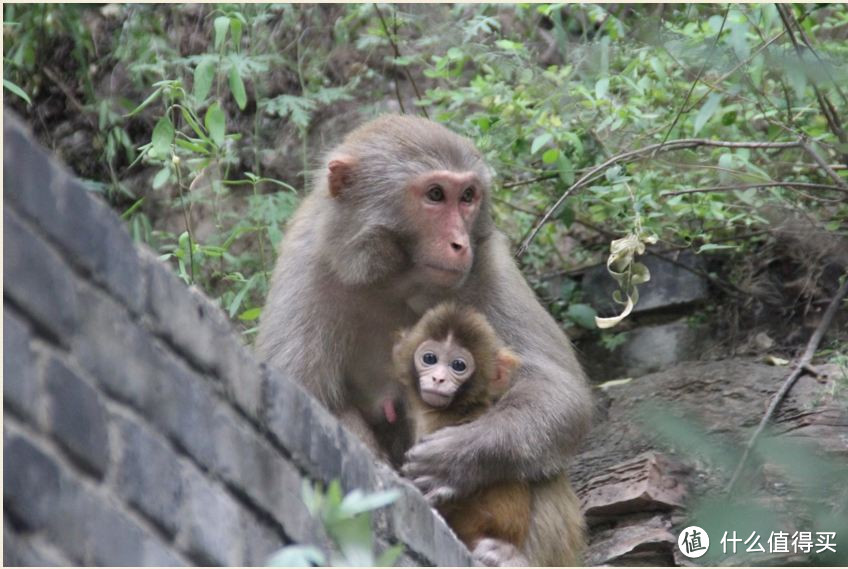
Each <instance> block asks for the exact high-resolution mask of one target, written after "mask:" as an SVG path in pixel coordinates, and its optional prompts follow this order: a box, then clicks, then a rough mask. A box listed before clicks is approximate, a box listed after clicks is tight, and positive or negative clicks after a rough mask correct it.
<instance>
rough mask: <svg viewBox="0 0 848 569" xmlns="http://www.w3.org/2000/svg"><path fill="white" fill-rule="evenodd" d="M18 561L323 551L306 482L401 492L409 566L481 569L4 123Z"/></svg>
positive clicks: (405, 487) (7, 409) (398, 531)
mask: <svg viewBox="0 0 848 569" xmlns="http://www.w3.org/2000/svg"><path fill="white" fill-rule="evenodd" d="M3 143H4V152H3V197H4V207H3V239H4V246H3V272H4V285H3V286H4V288H3V307H4V311H3V354H4V358H3V382H4V383H3V410H4V413H3V448H4V457H3V458H4V460H3V475H4V481H5V483H4V486H3V503H4V514H3V544H4V547H3V562H4V565H55V564H61V565H72V564H84V565H186V564H188V565H193V564H215V565H261V564H264V563H265V561H266V560H267V557H268V555H269V554H270V553H272V552H274V551H275V550H276V549H277V548H279V547H281V546H282V545H284V544H287V543H312V544H318V545H320V546H324V547H325V546H326V545H327V543H328V542H327V537H326V535H325V534H324V532H323V528H322V527H321V526H320V524H318V523H316V521H315V520H314V519H312V517H311V516H310V514H309V512H308V511H307V510H306V508H305V506H304V504H303V503H302V501H301V498H300V492H301V485H302V482H303V481H304V480H311V481H323V482H329V481H330V480H332V479H335V478H338V479H340V480H341V482H342V486H343V488H344V489H345V491H349V490H351V489H353V488H362V489H364V490H366V491H368V490H377V489H384V488H389V487H394V488H399V489H401V491H402V497H401V498H400V500H399V501H398V502H396V503H395V504H394V505H393V506H391V507H389V508H386V509H384V510H382V511H380V512H377V513H376V515H375V516H374V525H375V528H374V529H375V535H376V538H377V542H378V547H379V548H380V549H382V548H385V547H387V546H388V545H390V544H395V543H403V544H404V545H405V553H404V555H403V556H402V557H401V559H400V563H401V564H415V565H428V564H437V565H468V564H469V563H470V558H469V556H468V553H467V551H466V550H465V549H464V547H462V546H461V544H459V543H458V542H457V541H456V539H455V538H454V537H453V534H452V533H451V532H450V530H449V529H448V528H447V526H445V524H444V523H443V522H442V520H441V519H440V518H438V517H436V516H434V515H433V514H432V511H431V510H430V508H429V507H428V506H427V504H426V502H424V500H423V498H422V496H421V495H420V494H419V493H418V492H417V491H416V490H415V489H414V488H412V486H411V485H409V484H408V483H406V482H405V481H403V480H401V479H399V478H398V477H397V476H396V475H395V474H394V473H393V472H392V471H391V470H390V469H388V468H387V467H385V466H382V465H380V464H379V463H376V462H375V460H374V459H373V457H372V456H371V455H370V454H369V452H368V451H367V450H366V449H365V448H364V447H363V445H362V444H361V443H360V442H359V441H358V440H357V439H356V438H355V437H354V436H353V435H351V434H350V433H348V432H347V431H346V430H345V429H344V428H343V427H342V426H341V425H340V424H339V423H338V422H337V421H336V420H335V419H334V418H333V417H332V416H331V415H330V414H329V413H328V412H327V411H326V410H325V409H324V408H323V407H321V406H320V405H319V404H318V403H317V402H316V401H315V400H313V399H312V398H311V397H310V396H309V395H307V394H306V393H305V392H304V391H302V390H301V389H300V388H299V386H297V385H296V384H295V383H294V382H291V381H288V380H287V379H286V378H282V377H280V376H279V375H278V374H277V373H276V372H273V371H271V370H269V369H266V368H265V367H264V366H261V365H259V364H258V363H257V362H256V361H255V360H254V359H253V357H252V355H251V354H250V352H249V350H248V349H247V348H245V347H244V346H243V345H242V343H241V342H240V340H239V338H238V336H237V335H236V334H235V333H234V332H233V331H232V329H231V327H230V325H229V324H228V322H227V320H226V318H225V316H224V315H223V313H222V312H221V311H220V310H219V309H218V308H217V307H216V306H215V305H213V304H212V303H211V302H210V301H209V300H208V299H206V298H205V297H204V296H203V295H202V294H200V293H199V292H197V291H194V290H191V289H189V288H187V287H186V286H185V285H184V284H183V283H182V282H181V281H180V280H179V279H178V278H177V277H176V276H175V275H174V274H173V273H172V271H171V270H169V268H168V267H166V266H165V265H164V264H162V263H160V262H159V261H158V260H157V259H156V258H155V256H154V255H153V254H152V253H151V252H150V251H147V250H144V249H143V248H139V247H136V246H135V245H134V244H133V242H132V241H131V239H130V237H129V235H128V234H127V232H126V231H125V229H124V226H123V224H122V222H121V221H120V219H119V218H118V216H116V215H115V214H114V213H113V212H112V211H111V210H110V209H109V208H108V207H107V206H105V205H104V204H103V203H101V202H100V201H99V200H98V199H95V198H93V197H92V196H91V195H89V194H88V193H87V191H86V190H85V189H84V188H83V186H82V185H81V184H80V183H79V182H78V181H76V180H74V179H73V177H72V176H71V175H70V174H69V173H68V172H67V171H66V170H65V169H63V168H62V167H61V166H60V165H58V164H57V163H55V162H54V161H53V160H52V159H51V158H50V157H49V156H48V155H47V154H46V153H45V151H44V150H42V149H41V148H40V147H38V145H37V144H35V143H34V142H33V141H32V137H31V135H30V134H29V133H28V132H27V130H26V128H25V127H23V126H22V124H21V123H20V122H19V121H18V120H17V119H16V118H15V117H13V116H10V113H8V112H4V129H3Z"/></svg>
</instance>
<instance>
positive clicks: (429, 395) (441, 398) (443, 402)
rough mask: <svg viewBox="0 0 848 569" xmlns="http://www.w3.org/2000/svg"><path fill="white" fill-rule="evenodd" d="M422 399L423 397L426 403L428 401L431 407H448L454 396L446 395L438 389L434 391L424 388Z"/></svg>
mask: <svg viewBox="0 0 848 569" xmlns="http://www.w3.org/2000/svg"><path fill="white" fill-rule="evenodd" d="M421 399H423V400H424V403H426V404H427V405H429V406H430V407H436V408H437V409H441V408H442V407H447V406H448V404H449V403H450V402H451V399H453V397H451V396H450V395H445V394H444V393H440V392H438V391H433V390H431V389H422V390H421Z"/></svg>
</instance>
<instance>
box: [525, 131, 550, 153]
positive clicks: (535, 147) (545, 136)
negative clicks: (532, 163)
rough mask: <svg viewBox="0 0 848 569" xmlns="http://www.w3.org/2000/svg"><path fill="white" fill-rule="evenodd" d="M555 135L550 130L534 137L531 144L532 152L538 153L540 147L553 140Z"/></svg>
mask: <svg viewBox="0 0 848 569" xmlns="http://www.w3.org/2000/svg"><path fill="white" fill-rule="evenodd" d="M553 138H554V137H553V135H552V134H551V133H549V132H545V133H542V134H540V135H539V136H537V137H536V138H534V139H533V144H532V145H530V154H536V152H538V151H539V149H540V148H542V147H543V146H544V145H546V144H547V143H549V142H550V141H551V140H553Z"/></svg>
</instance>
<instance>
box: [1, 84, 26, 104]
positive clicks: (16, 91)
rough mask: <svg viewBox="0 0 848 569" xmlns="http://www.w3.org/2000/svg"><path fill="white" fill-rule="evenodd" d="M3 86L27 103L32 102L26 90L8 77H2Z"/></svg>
mask: <svg viewBox="0 0 848 569" xmlns="http://www.w3.org/2000/svg"><path fill="white" fill-rule="evenodd" d="M3 87H5V88H6V89H8V90H9V91H11V92H12V93H14V94H15V95H17V96H18V97H20V98H21V99H23V100H24V101H26V102H27V105H31V104H32V101H31V100H30V98H29V95H27V94H26V92H25V91H24V90H23V89H21V88H20V87H18V86H17V85H15V84H14V83H12V82H11V81H9V80H8V79H3Z"/></svg>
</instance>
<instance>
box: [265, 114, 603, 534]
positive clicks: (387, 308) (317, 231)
mask: <svg viewBox="0 0 848 569" xmlns="http://www.w3.org/2000/svg"><path fill="white" fill-rule="evenodd" d="M338 157H347V158H350V159H352V160H353V161H354V169H353V172H352V175H351V177H350V187H349V188H346V189H345V191H343V192H342V193H341V194H340V195H339V196H338V197H336V198H334V197H332V196H331V195H330V193H329V188H328V181H327V172H328V164H329V162H330V161H331V160H333V159H336V158H338ZM434 168H436V169H449V170H454V171H459V172H467V171H470V170H472V171H475V172H476V173H477V176H478V178H479V179H481V180H483V181H484V184H483V186H484V187H483V188H482V191H483V192H484V194H485V196H484V198H485V199H484V200H483V206H482V208H481V211H480V215H479V216H478V217H477V218H476V222H475V226H474V228H473V231H472V233H471V243H472V247H473V250H474V261H473V266H472V267H471V270H470V272H469V274H468V275H467V277H466V278H465V279H464V280H463V281H462V282H461V284H459V285H458V286H457V287H455V288H454V289H451V290H447V289H436V288H434V287H432V286H422V285H421V283H420V282H417V281H416V279H415V278H414V274H415V267H416V245H417V241H418V240H419V239H420V236H417V235H414V234H412V233H411V232H410V230H409V229H408V228H409V227H410V225H411V224H410V220H408V219H407V218H406V216H405V212H404V198H403V195H404V190H405V188H406V185H407V183H408V180H409V179H410V177H412V176H413V175H415V174H420V173H422V172H426V171H428V170H431V169H434ZM315 180H316V181H315V185H314V188H313V190H312V192H311V193H310V195H309V196H308V197H307V198H306V199H305V200H304V202H303V204H302V205H301V207H300V208H299V209H298V211H297V213H296V215H295V216H294V218H293V219H292V222H291V224H290V225H289V228H288V230H287V233H286V237H285V239H284V240H283V243H282V246H281V248H280V253H279V258H278V260H277V266H276V268H275V270H274V276H273V279H272V283H271V290H270V292H269V295H268V299H267V303H266V307H265V310H264V313H263V315H262V320H261V323H260V330H259V335H258V338H257V341H256V351H257V354H258V355H259V356H260V358H262V359H264V360H266V361H268V363H269V364H271V365H273V366H275V367H277V368H279V369H281V370H282V371H283V372H285V373H286V375H288V376H289V377H291V378H293V379H294V380H296V381H300V382H302V383H303V384H304V385H305V386H306V388H307V389H309V390H310V391H311V392H312V393H313V394H314V395H315V396H316V397H318V398H319V399H320V400H321V401H322V402H323V403H324V404H326V405H327V406H328V407H329V408H330V409H331V410H333V411H334V412H335V413H337V414H338V415H340V416H341V415H345V416H348V417H355V418H354V419H352V420H347V421H346V424H348V425H349V426H351V427H352V428H353V429H355V430H356V431H357V432H358V433H360V434H361V435H362V436H363V437H364V438H369V437H370V438H371V439H372V441H373V439H374V433H373V430H374V429H375V428H378V429H382V428H383V427H384V426H385V425H384V424H383V421H382V419H383V417H382V416H381V414H380V412H379V409H380V405H379V402H380V401H382V400H383V399H384V398H386V397H391V396H395V395H397V393H396V391H395V390H396V389H397V384H396V383H395V382H394V381H393V376H392V365H391V364H392V357H391V350H392V342H393V334H394V332H395V331H397V330H398V329H401V328H405V327H409V326H412V325H413V324H414V323H415V322H416V321H417V319H418V317H419V316H420V315H421V314H422V313H423V312H424V311H425V310H426V309H428V308H430V307H432V306H434V305H435V304H438V303H439V302H442V301H445V300H454V301H456V302H457V303H459V304H468V305H471V306H473V307H475V308H476V309H477V310H479V311H480V312H482V313H483V315H484V316H485V317H486V318H487V319H488V321H489V322H490V323H491V325H492V326H493V327H494V329H495V330H496V331H497V334H498V336H499V337H500V338H502V339H503V341H504V342H505V343H506V344H507V345H509V346H511V347H512V349H513V350H514V351H515V352H516V353H517V354H518V356H519V357H520V359H521V360H522V365H521V367H519V369H518V370H517V371H516V374H515V378H514V382H513V385H512V387H511V388H510V389H509V391H508V392H507V393H506V394H505V395H504V396H503V397H501V398H500V400H499V401H498V402H497V403H496V404H495V406H494V407H493V408H492V412H490V413H487V414H486V415H485V416H483V417H481V418H480V419H478V420H476V421H473V422H471V423H469V424H467V425H463V426H462V427H456V428H454V427H451V428H446V429H442V430H441V431H439V432H437V433H435V434H434V435H432V437H431V438H429V439H428V440H425V441H423V442H422V443H421V444H418V445H416V446H415V447H414V448H413V449H412V450H411V451H409V452H408V453H407V455H406V456H407V461H406V465H405V472H406V473H407V475H408V476H410V477H411V478H412V479H413V480H414V481H415V482H416V484H417V485H418V486H419V487H420V488H421V489H422V490H423V491H424V492H425V493H431V492H433V491H440V492H443V493H447V494H453V495H467V494H469V493H471V492H472V491H474V490H475V489H477V488H479V487H481V486H484V485H489V484H492V483H494V482H497V481H503V480H525V481H531V482H535V481H543V480H547V479H550V478H552V477H556V476H558V475H559V474H560V473H562V472H563V471H564V469H565V465H566V460H567V458H568V457H569V456H570V455H571V454H573V453H574V451H575V450H576V448H577V446H578V445H579V443H580V441H581V440H582V438H583V436H584V435H585V433H586V431H587V430H588V428H589V425H590V422H591V403H590V396H589V390H588V387H587V385H586V380H585V377H584V375H583V371H582V370H581V368H580V365H579V364H578V362H577V360H576V358H575V356H574V352H573V350H572V348H571V346H570V344H569V342H568V340H567V339H566V337H565V336H564V334H563V333H562V331H561V329H560V328H559V326H558V325H557V323H556V322H555V321H554V320H553V318H551V316H550V315H549V314H548V313H547V312H546V311H545V310H544V309H543V308H542V306H541V305H540V304H539V302H538V300H537V299H536V297H535V295H534V294H533V291H532V290H531V289H530V287H529V286H528V285H527V283H526V282H525V280H524V278H523V277H522V275H521V273H520V271H519V270H518V267H517V266H516V265H515V262H514V261H513V260H512V257H511V254H510V251H509V245H508V242H507V240H506V238H505V237H504V236H503V235H502V234H501V233H500V232H498V231H496V230H495V229H494V227H493V224H492V220H491V215H490V212H489V201H490V199H489V196H488V194H489V192H490V188H489V184H490V180H491V174H490V171H489V169H488V167H487V165H486V164H485V162H484V161H483V159H482V157H481V155H480V153H479V151H477V150H476V149H475V148H474V146H473V145H472V144H471V143H470V142H469V141H468V140H467V139H465V138H462V137H460V136H458V135H456V134H454V133H452V132H451V131H449V130H448V129H446V128H444V127H442V126H440V125H437V124H434V123H432V122H430V121H426V120H423V119H418V118H413V117H399V116H386V117H382V118H379V119H377V120H375V121H372V122H370V123H367V124H365V125H363V126H362V127H360V128H359V129H357V130H355V131H353V132H352V133H351V134H349V135H348V136H347V137H346V138H345V139H344V141H343V142H342V143H341V144H340V145H339V146H338V147H337V148H336V149H334V150H333V151H331V152H330V154H329V155H328V156H327V158H326V161H325V162H324V165H323V166H322V167H321V168H320V170H319V171H318V175H316V177H315ZM383 434H385V433H383ZM388 436H390V437H393V438H395V439H398V440H402V439H404V437H406V438H407V440H408V437H409V433H408V432H405V433H404V432H403V430H402V429H398V430H397V431H396V432H395V433H394V434H392V433H390V434H389V435H388ZM401 446H402V445H401ZM437 493H438V492H437ZM530 539H531V540H533V536H532V530H531V537H530ZM550 539H553V538H550Z"/></svg>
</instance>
